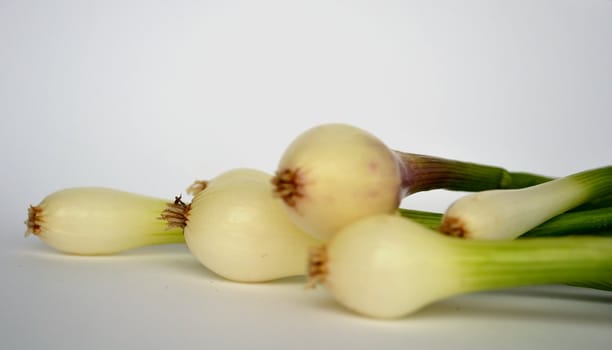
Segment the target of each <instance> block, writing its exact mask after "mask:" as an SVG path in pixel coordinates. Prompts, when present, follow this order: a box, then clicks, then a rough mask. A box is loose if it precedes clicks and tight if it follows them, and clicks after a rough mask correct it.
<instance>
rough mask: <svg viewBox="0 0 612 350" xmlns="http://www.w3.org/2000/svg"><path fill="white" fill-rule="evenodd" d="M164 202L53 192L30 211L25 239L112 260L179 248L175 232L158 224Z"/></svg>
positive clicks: (98, 192) (99, 192) (99, 191)
mask: <svg viewBox="0 0 612 350" xmlns="http://www.w3.org/2000/svg"><path fill="white" fill-rule="evenodd" d="M166 204H167V201H166V200H163V199H157V198H152V197H146V196H142V195H138V194H133V193H128V192H123V191H118V190H114V189H109V188H97V187H82V188H69V189H65V190H61V191H57V192H54V193H52V194H50V195H49V196H47V197H45V198H44V199H43V200H42V201H41V202H40V204H38V205H36V206H30V208H29V210H28V220H27V221H26V222H25V224H26V226H27V231H26V236H28V235H30V234H34V235H35V236H37V237H38V238H40V239H41V240H42V241H43V242H45V243H46V244H48V245H49V246H51V247H53V248H55V249H57V250H59V251H62V252H64V253H70V254H79V255H99V254H113V253H118V252H121V251H124V250H128V249H132V248H138V247H143V246H148V245H154V244H168V243H182V242H184V241H185V240H184V238H183V232H182V230H180V229H172V230H167V229H166V224H165V221H164V220H161V219H160V218H159V215H160V213H161V212H162V210H164V208H165V207H166Z"/></svg>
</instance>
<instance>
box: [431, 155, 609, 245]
mask: <svg viewBox="0 0 612 350" xmlns="http://www.w3.org/2000/svg"><path fill="white" fill-rule="evenodd" d="M611 193H612V166H608V167H603V168H598V169H592V170H587V171H583V172H580V173H577V174H573V175H570V176H567V177H564V178H559V179H555V180H553V181H549V182H546V183H542V184H539V185H535V186H531V187H528V188H523V189H514V190H490V191H483V192H477V193H471V194H469V195H467V196H464V197H462V198H460V199H459V200H457V201H456V202H454V203H453V204H451V206H450V207H449V208H448V209H447V211H446V212H445V213H444V217H443V219H442V225H441V227H440V230H441V231H442V232H443V233H445V234H448V235H452V236H457V237H463V238H469V239H514V238H516V237H518V236H520V235H522V234H523V233H525V232H527V231H529V230H530V229H532V228H534V227H536V226H537V225H539V224H541V223H543V222H545V221H546V220H549V219H551V218H553V217H555V216H557V215H559V214H561V213H563V212H566V211H568V210H569V209H572V208H575V207H577V206H579V205H581V204H583V203H585V202H587V201H590V200H592V199H596V198H599V197H605V196H608V195H610V194H611Z"/></svg>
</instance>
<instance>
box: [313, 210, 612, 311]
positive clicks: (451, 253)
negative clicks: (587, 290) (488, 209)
mask: <svg viewBox="0 0 612 350" xmlns="http://www.w3.org/2000/svg"><path fill="white" fill-rule="evenodd" d="M308 262H309V264H308V265H309V267H308V270H309V277H310V283H311V285H316V284H317V283H321V284H323V285H324V286H326V287H327V289H328V290H329V292H330V293H331V294H332V296H333V297H334V298H335V299H336V300H337V301H338V302H339V303H340V304H342V305H344V306H345V307H347V308H348V309H351V310H353V311H355V312H357V313H359V314H362V315H366V316H369V317H376V318H397V317H402V316H405V315H408V314H410V313H412V312H415V311H417V310H419V309H421V308H422V307H424V306H426V305H428V304H430V303H433V302H435V301H438V300H441V299H443V298H447V297H450V296H454V295H457V294H462V293H468V292H477V291H486V290H493V289H499V288H510V287H517V286H526V285H536V284H552V283H576V284H581V283H587V284H591V285H593V284H597V283H598V282H601V283H603V284H605V283H609V281H612V238H605V237H586V236H582V237H553V238H531V239H524V240H513V241H474V240H462V239H457V238H455V237H448V236H445V235H441V234H439V233H438V232H436V231H433V230H430V229H428V228H426V227H424V226H422V225H420V224H417V223H415V222H413V221H411V220H408V219H406V218H402V217H400V216H393V215H384V214H382V215H375V216H371V217H368V218H365V219H362V220H359V221H357V222H355V223H353V224H351V225H349V226H347V227H345V228H344V229H342V230H341V231H340V232H338V233H337V234H336V235H334V237H332V239H330V240H329V241H328V242H327V243H325V244H324V245H323V246H320V247H317V248H313V249H311V253H310V257H309V260H308Z"/></svg>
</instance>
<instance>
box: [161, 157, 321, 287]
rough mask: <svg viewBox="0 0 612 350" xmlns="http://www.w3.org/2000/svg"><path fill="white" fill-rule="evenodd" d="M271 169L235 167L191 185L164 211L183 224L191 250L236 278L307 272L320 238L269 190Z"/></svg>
mask: <svg viewBox="0 0 612 350" xmlns="http://www.w3.org/2000/svg"><path fill="white" fill-rule="evenodd" d="M271 178H272V175H269V174H266V173H264V172H260V171H257V170H253V169H236V170H232V171H229V172H226V173H223V174H221V175H219V176H218V177H216V178H214V179H212V180H211V181H209V182H203V181H197V182H196V183H195V186H192V187H191V192H193V194H194V197H193V200H192V201H191V203H190V204H185V203H182V202H181V201H180V200H178V201H176V202H175V203H174V204H172V205H170V206H169V207H168V208H167V209H166V210H165V211H164V213H163V214H162V217H164V218H165V219H166V220H167V221H168V223H169V224H170V226H172V227H181V228H183V227H184V232H185V241H186V244H187V247H188V248H189V250H190V251H191V253H192V254H193V255H194V256H195V257H196V258H197V259H198V260H199V261H200V262H201V263H202V265H204V266H205V267H207V268H208V269H209V270H211V271H213V272H214V273H216V274H218V275H220V276H222V277H224V278H227V279H230V280H234V281H240V282H263V281H268V280H274V279H279V278H284V277H290V276H297V275H302V276H303V275H305V273H306V267H305V261H306V257H307V253H308V247H310V246H313V245H317V244H319V242H318V241H317V240H316V239H314V238H313V237H311V236H310V235H308V234H306V233H304V232H303V231H301V230H300V229H299V228H298V227H297V226H296V225H295V224H294V223H293V222H292V221H291V220H290V219H289V217H288V216H287V214H286V212H285V210H284V209H283V205H282V203H281V202H280V201H278V200H277V199H275V198H274V197H273V196H271V195H270V192H271V191H272V184H271V182H270V180H271Z"/></svg>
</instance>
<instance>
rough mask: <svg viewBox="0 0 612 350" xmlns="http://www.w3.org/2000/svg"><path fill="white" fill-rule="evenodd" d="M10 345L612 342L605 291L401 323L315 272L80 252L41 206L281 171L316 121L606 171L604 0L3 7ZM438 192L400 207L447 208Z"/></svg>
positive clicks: (526, 161)
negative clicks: (252, 270) (220, 267)
mask: <svg viewBox="0 0 612 350" xmlns="http://www.w3.org/2000/svg"><path fill="white" fill-rule="evenodd" d="M0 43H1V45H0V72H1V74H0V118H1V119H0V142H1V145H0V146H1V147H0V149H1V150H2V151H1V152H2V153H1V160H2V172H1V175H0V176H1V177H2V178H1V181H0V184H1V185H0V186H2V196H1V208H2V211H1V213H2V214H1V215H2V216H1V222H2V226H1V231H0V232H1V234H0V276H1V277H0V278H1V279H2V280H1V283H2V288H0V347H1V348H3V349H17V348H19V349H38V348H43V347H45V348H62V349H95V348H101V349H102V348H104V349H110V348H126V349H127V348H129V349H137V348H147V349H149V348H168V347H175V348H216V349H218V348H237V347H240V348H283V349H286V348H304V349H306V348H309V349H310V348H339V347H340V346H346V347H351V348H373V347H379V348H384V349H392V348H401V349H408V348H416V349H418V348H425V347H427V348H432V349H438V348H439V349H443V348H448V349H450V348H463V349H474V348H507V349H516V348H521V347H524V348H525V347H526V348H539V349H545V348H554V349H576V348H589V349H597V348H600V349H604V348H609V344H610V343H611V342H612V332H611V329H612V327H611V326H612V299H611V296H610V294H609V293H599V292H595V291H587V290H578V289H573V288H561V287H559V288H551V287H546V288H527V289H520V290H513V291H500V292H495V293H485V294H478V295H468V296H461V297H457V298H453V299H450V300H446V301H443V302H440V303H438V304H434V305H432V306H430V307H428V308H426V309H425V310H423V311H422V312H420V313H418V314H415V315H413V316H412V317H408V318H406V319H402V320H397V321H375V320H369V319H364V318H361V317H358V316H355V315H353V314H351V313H349V312H347V311H345V310H343V309H342V308H340V307H338V306H336V305H335V304H334V303H333V302H332V301H331V300H330V299H329V297H328V295H327V294H326V293H325V292H324V291H322V290H318V291H308V292H306V291H304V290H303V289H302V281H301V280H299V279H298V280H291V281H282V282H278V283H268V284H262V285H243V284H237V283H231V282H227V281H222V280H220V279H218V278H216V277H215V276H213V275H211V274H210V273H209V272H207V271H206V269H204V268H203V267H202V266H200V265H198V263H197V262H196V261H195V260H194V259H193V258H191V256H190V255H189V254H188V252H187V250H186V249H185V247H182V246H166V247H154V248H145V249H141V250H136V251H133V252H130V253H127V254H123V255H120V256H114V257H105V258H100V257H98V258H78V257H71V256H64V255H61V254H59V253H56V252H55V251H52V250H51V249H49V248H47V247H46V246H44V245H43V244H42V243H41V242H39V241H38V240H36V239H35V238H32V237H31V238H29V239H23V238H22V237H21V236H22V233H23V230H24V226H23V220H24V219H25V216H26V208H27V206H28V205H29V204H31V203H32V204H35V203H37V202H38V201H40V200H41V199H42V198H43V197H44V196H45V195H47V194H49V193H51V192H53V191H55V190H58V189H61V188H65V187H74V186H83V185H96V186H109V187H115V188H119V189H123V190H128V191H132V192H138V193H143V194H149V195H155V196H159V197H166V198H172V197H173V196H174V195H175V194H178V193H180V192H182V191H184V189H185V187H186V186H187V185H189V184H190V183H191V181H192V180H194V179H196V178H209V177H212V176H214V175H216V174H218V173H219V172H221V171H224V170H227V169H230V168H234V167H240V166H250V167H255V168H259V169H262V170H268V171H273V170H274V167H275V164H276V162H277V160H278V158H279V156H280V154H281V153H282V151H283V149H284V147H285V146H286V145H287V144H288V143H289V142H290V141H291V139H292V138H293V137H295V136H296V135H297V134H298V133H300V132H301V131H303V130H304V129H306V128H308V127H310V126H314V125H316V124H319V123H325V122H336V121H342V122H348V123H351V124H355V125H357V126H360V127H363V128H365V129H368V130H370V131H371V132H373V133H374V134H376V135H378V136H379V137H381V138H382V139H383V140H385V142H387V143H388V145H389V146H391V147H393V148H396V149H400V150H405V151H412V152H421V153H428V154H434V155H439V156H445V157H450V158H457V159H463V160H470V161H475V162H480V163H489V164H496V165H501V166H505V167H507V168H509V169H512V170H528V171H532V172H539V173H544V174H549V175H557V176H560V175H566V174H570V173H573V172H576V171H580V170H584V169H587V168H592V167H597V166H602V165H608V164H610V161H611V157H610V150H611V149H612V139H611V138H610V130H612V118H610V115H611V114H612V98H610V96H611V95H610V93H611V91H612V67H611V64H610V62H612V45H611V44H610V43H612V2H610V1H604V0H601V1H595V0H593V1H530V2H527V1H524V2H516V1H514V2H512V1H506V2H502V1H463V2H454V1H434V2H431V1H378V2H375V1H354V2H348V1H345V2H342V1H339V2H330V1H308V2H301V3H296V2H287V1H259V2H255V1H253V2H249V1H243V2H238V1H173V2H161V1H158V2H151V1H88V2H87V1H42V0H41V1H8V0H4V1H0ZM457 195H458V194H456V193H446V192H440V191H434V192H429V193H424V194H419V195H417V196H414V197H411V198H409V199H407V200H406V201H405V202H404V206H405V207H411V208H417V209H425V210H443V209H444V208H445V207H446V206H447V205H448V204H449V203H450V201H451V200H452V199H453V198H455V197H456V196H457Z"/></svg>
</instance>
